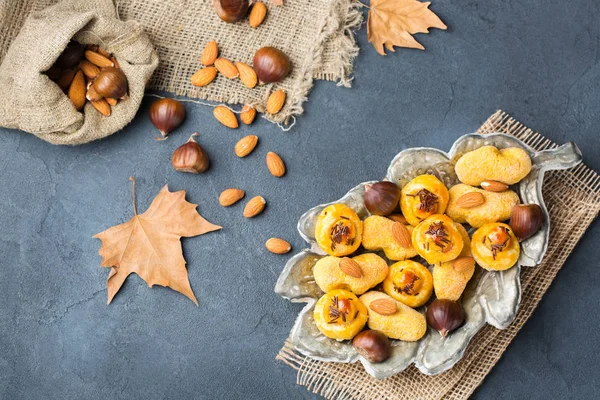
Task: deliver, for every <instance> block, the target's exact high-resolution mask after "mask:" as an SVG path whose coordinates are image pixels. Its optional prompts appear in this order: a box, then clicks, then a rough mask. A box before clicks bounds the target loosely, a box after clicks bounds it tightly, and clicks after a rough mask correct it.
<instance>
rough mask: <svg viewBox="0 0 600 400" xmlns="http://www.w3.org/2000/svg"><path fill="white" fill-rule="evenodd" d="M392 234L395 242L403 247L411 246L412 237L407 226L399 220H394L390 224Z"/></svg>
mask: <svg viewBox="0 0 600 400" xmlns="http://www.w3.org/2000/svg"><path fill="white" fill-rule="evenodd" d="M392 236H393V238H394V240H395V241H396V242H398V244H399V245H400V246H402V247H404V248H405V249H408V248H410V247H411V246H412V239H411V235H410V232H409V231H408V228H407V227H406V226H404V224H402V223H401V222H394V224H393V225H392Z"/></svg>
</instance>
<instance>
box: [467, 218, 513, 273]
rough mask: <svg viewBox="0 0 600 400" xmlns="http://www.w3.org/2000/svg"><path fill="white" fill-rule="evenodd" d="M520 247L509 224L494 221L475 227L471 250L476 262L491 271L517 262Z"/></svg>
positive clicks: (499, 269) (505, 267)
mask: <svg viewBox="0 0 600 400" xmlns="http://www.w3.org/2000/svg"><path fill="white" fill-rule="evenodd" d="M520 251H521V248H520V246H519V241H518V240H517V238H516V237H515V234H514V233H513V231H512V229H511V228H510V226H508V225H506V224H503V223H499V222H495V223H491V224H485V225H484V226H482V227H481V228H479V229H477V230H476V231H475V233H474V234H473V238H472V240H471V252H472V253H473V258H475V261H476V262H477V264H479V265H480V266H481V267H482V268H485V269H487V270H491V271H503V270H506V269H509V268H510V267H512V266H513V265H515V264H516V263H517V260H518V259H519V253H520Z"/></svg>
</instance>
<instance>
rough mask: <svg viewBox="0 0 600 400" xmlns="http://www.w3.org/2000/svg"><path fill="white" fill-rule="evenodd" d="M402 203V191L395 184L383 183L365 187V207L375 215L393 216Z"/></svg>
mask: <svg viewBox="0 0 600 400" xmlns="http://www.w3.org/2000/svg"><path fill="white" fill-rule="evenodd" d="M399 201H400V189H398V186H396V184H395V183H393V182H388V181H381V182H377V183H374V184H372V185H368V186H367V187H365V197H364V202H365V207H367V210H369V212H370V213H371V214H373V215H389V214H391V213H392V212H393V211H394V209H395V208H396V206H397V205H398V202H399Z"/></svg>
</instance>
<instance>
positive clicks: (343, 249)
mask: <svg viewBox="0 0 600 400" xmlns="http://www.w3.org/2000/svg"><path fill="white" fill-rule="evenodd" d="M362 230H363V224H362V221H361V220H360V218H358V215H356V212H354V210H353V209H351V208H350V207H348V206H347V205H345V204H332V205H329V206H327V207H325V208H324V209H323V211H321V214H319V217H318V218H317V223H316V227H315V239H316V241H317V243H318V245H319V247H321V248H322V249H323V251H325V252H326V253H327V254H329V255H331V256H336V257H342V256H346V255H348V254H352V253H354V252H355V251H356V249H358V247H359V246H360V243H361V240H362Z"/></svg>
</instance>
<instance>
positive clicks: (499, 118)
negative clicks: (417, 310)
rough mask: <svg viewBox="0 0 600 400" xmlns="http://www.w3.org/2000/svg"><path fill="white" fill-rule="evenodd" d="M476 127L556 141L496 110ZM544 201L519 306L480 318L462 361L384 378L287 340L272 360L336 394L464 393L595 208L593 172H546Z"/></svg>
mask: <svg viewBox="0 0 600 400" xmlns="http://www.w3.org/2000/svg"><path fill="white" fill-rule="evenodd" d="M478 132H479V133H492V132H503V133H507V134H510V135H514V136H515V137H517V138H518V139H521V140H522V141H524V142H525V143H527V144H528V145H529V146H531V147H533V148H534V149H536V150H544V149H548V148H553V147H556V146H557V145H556V144H555V143H553V142H552V141H550V140H549V139H547V138H545V137H544V136H542V135H540V134H539V133H536V132H533V131H532V130H531V129H529V128H527V127H525V126H523V125H522V124H520V123H519V122H517V121H515V120H514V119H512V118H510V116H508V115H507V114H505V113H503V112H502V111H498V112H496V114H494V115H492V116H491V117H490V118H489V119H488V120H487V121H486V122H485V124H483V125H482V126H481V128H479V131H478ZM543 193H544V201H545V203H546V207H547V208H548V212H549V213H550V243H549V246H548V251H547V253H546V255H545V257H544V260H543V261H542V263H541V264H540V265H538V266H537V267H535V268H523V269H522V271H521V290H522V296H521V305H520V306H519V312H518V314H517V317H516V318H515V321H514V322H513V323H512V324H511V325H510V326H509V327H508V328H506V329H504V330H499V329H496V328H494V327H492V326H490V325H486V326H485V327H484V328H483V329H482V330H481V331H480V332H479V333H478V334H477V335H476V336H475V337H474V338H473V339H472V340H471V342H470V343H469V347H467V351H466V352H465V355H464V356H463V358H462V360H461V361H459V362H458V363H457V364H456V365H455V366H454V367H452V369H450V370H448V371H446V372H444V373H442V374H439V375H435V376H428V375H424V374H422V373H421V372H420V371H419V370H418V369H417V368H415V366H414V365H413V366H411V367H409V368H408V369H406V370H405V371H403V372H402V373H400V374H398V375H395V376H393V377H391V378H388V379H384V380H377V379H375V378H373V377H372V376H370V375H369V374H367V373H366V372H365V370H364V368H363V366H362V365H361V364H360V363H354V364H341V363H327V362H322V361H316V360H312V359H310V358H308V357H305V356H303V355H302V354H300V353H299V352H297V351H296V350H294V348H293V346H292V345H291V343H290V342H289V341H287V342H286V343H285V346H284V347H283V348H282V349H281V351H280V352H279V354H278V355H277V359H279V360H281V361H283V362H285V363H286V364H287V365H289V366H291V367H292V368H294V369H296V370H298V380H297V383H298V384H299V385H302V386H306V387H307V388H308V389H309V390H311V391H313V392H314V393H318V394H320V395H322V396H323V397H325V398H327V399H335V400H359V399H360V400H367V399H369V400H371V399H372V400H388V399H389V400H392V399H394V400H398V399H405V400H436V399H440V400H441V399H444V400H466V399H468V398H469V396H470V395H471V394H472V393H473V391H474V390H475V389H476V388H477V386H479V385H480V384H481V382H482V381H483V379H484V378H485V376H486V375H487V374H488V373H489V372H490V370H491V369H492V367H493V366H494V365H495V364H496V362H498V360H499V359H500V357H501V356H502V353H504V351H505V350H506V348H507V347H508V345H509V344H510V342H511V341H512V339H513V338H514V337H515V335H516V334H517V332H519V330H520V329H521V328H522V327H523V325H524V324H525V322H526V321H527V319H528V318H529V317H530V316H531V314H532V313H533V311H534V310H535V307H536V306H537V304H538V303H539V301H540V300H541V298H542V296H543V294H544V293H545V292H546V290H547V289H548V287H549V286H550V284H551V283H552V281H553V280H554V278H555V276H556V274H557V273H558V271H559V270H560V268H561V267H562V266H563V264H564V262H565V260H566V259H567V257H568V256H569V254H571V252H572V251H573V249H574V248H575V245H576V244H577V242H578V241H579V239H580V238H581V236H582V235H583V234H584V233H585V231H586V230H587V228H588V227H589V226H590V224H591V223H592V221H593V220H594V219H595V218H596V216H597V215H598V212H599V211H600V176H599V175H598V174H597V173H596V172H594V171H593V170H591V169H589V168H588V167H587V166H585V165H584V164H580V165H579V166H577V167H575V168H573V169H571V170H565V171H550V172H547V173H546V175H545V178H544V186H543Z"/></svg>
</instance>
